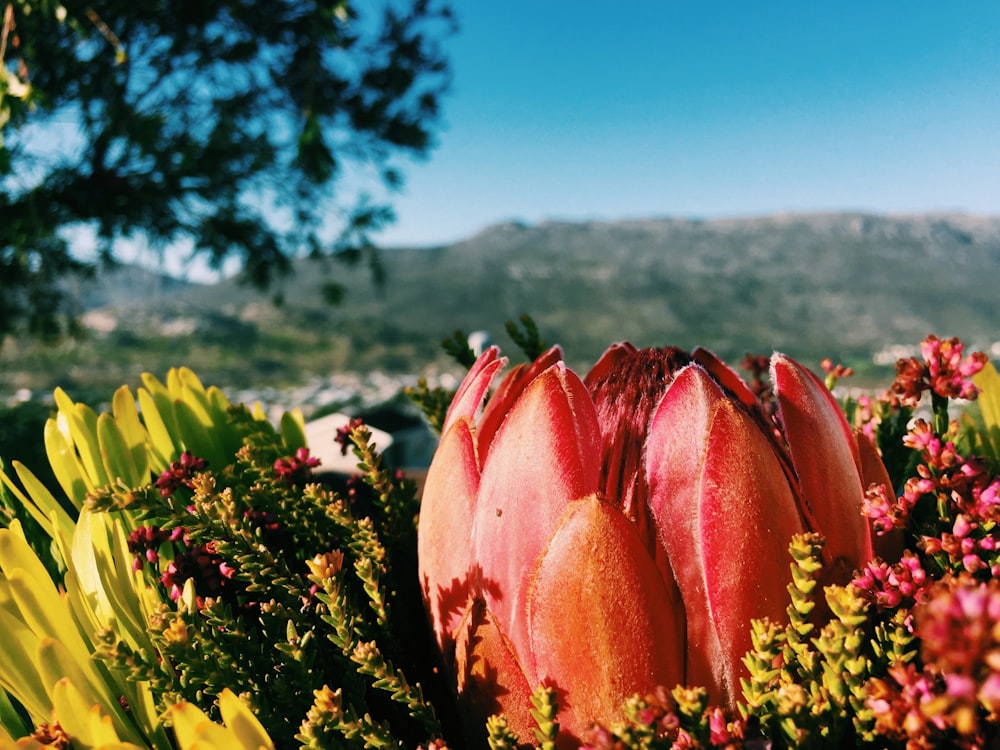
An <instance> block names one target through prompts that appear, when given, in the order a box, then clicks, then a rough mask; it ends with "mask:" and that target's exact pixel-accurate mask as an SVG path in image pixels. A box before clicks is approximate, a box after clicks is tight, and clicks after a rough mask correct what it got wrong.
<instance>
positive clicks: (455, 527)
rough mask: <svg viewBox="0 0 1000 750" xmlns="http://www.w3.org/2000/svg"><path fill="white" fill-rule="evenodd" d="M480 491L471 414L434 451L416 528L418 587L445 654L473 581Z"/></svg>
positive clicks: (452, 641) (448, 655) (446, 654)
mask: <svg viewBox="0 0 1000 750" xmlns="http://www.w3.org/2000/svg"><path fill="white" fill-rule="evenodd" d="M478 491H479V464H478V461H477V459H476V441H475V437H474V436H473V433H472V427H471V425H470V423H469V420H468V419H467V418H463V419H460V420H458V421H457V422H456V423H455V424H454V425H452V427H451V429H449V430H448V432H446V433H445V435H444V437H443V438H441V443H440V445H439V446H438V449H437V452H436V453H435V454H434V460H433V462H432V463H431V466H430V469H429V470H428V472H427V480H426V482H425V484H424V491H423V496H422V499H421V503H420V525H419V528H418V534H417V554H418V560H419V576H420V587H421V590H422V591H423V595H424V603H425V605H426V608H427V611H428V613H429V614H430V618H431V625H432V626H433V628H434V634H435V636H437V641H438V645H439V646H440V648H441V652H442V653H443V654H444V655H445V658H446V659H448V658H449V657H450V654H451V647H452V645H453V644H454V632H455V629H456V628H457V627H458V624H459V621H460V620H461V618H462V613H463V608H464V607H465V604H466V602H467V601H468V599H469V596H470V594H471V591H472V587H473V585H474V583H475V580H474V579H475V575H474V561H473V558H472V521H473V513H474V510H475V503H476V493H477V492H478Z"/></svg>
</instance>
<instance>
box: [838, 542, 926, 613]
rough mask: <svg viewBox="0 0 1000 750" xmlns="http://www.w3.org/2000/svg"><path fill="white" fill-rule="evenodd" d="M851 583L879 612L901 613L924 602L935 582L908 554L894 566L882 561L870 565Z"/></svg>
mask: <svg viewBox="0 0 1000 750" xmlns="http://www.w3.org/2000/svg"><path fill="white" fill-rule="evenodd" d="M851 583H852V584H853V585H854V586H855V587H857V588H858V589H860V590H861V592H862V593H863V594H864V596H865V597H866V598H867V599H869V600H870V601H872V602H873V603H874V604H875V605H876V606H877V607H879V608H880V609H898V608H900V607H912V606H913V605H914V604H916V603H917V602H918V601H921V600H922V599H923V598H925V596H926V593H927V590H928V588H929V587H930V585H931V583H932V581H930V580H928V576H927V571H925V570H924V568H923V564H922V563H921V562H920V558H919V557H918V556H917V555H915V554H914V553H913V552H911V551H910V550H906V551H904V552H903V557H902V559H900V561H899V562H898V563H895V564H893V565H890V564H889V563H886V562H883V561H881V560H873V561H871V562H869V563H868V564H867V565H865V567H864V569H863V570H862V571H861V573H859V574H858V575H857V576H856V577H855V578H854V580H853V581H851Z"/></svg>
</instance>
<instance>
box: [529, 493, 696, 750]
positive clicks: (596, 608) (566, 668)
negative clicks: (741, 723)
mask: <svg viewBox="0 0 1000 750" xmlns="http://www.w3.org/2000/svg"><path fill="white" fill-rule="evenodd" d="M528 619H529V627H530V634H531V648H532V652H533V653H534V655H535V668H536V670H537V681H540V682H543V683H545V684H546V685H550V686H552V687H554V688H555V689H556V691H557V699H558V702H559V721H560V725H561V729H562V732H563V733H565V734H566V735H568V736H567V737H566V738H564V739H566V740H569V739H570V737H572V738H575V739H576V740H577V742H576V743H575V744H572V745H571V746H573V747H577V746H579V742H578V740H579V739H580V737H581V734H582V732H583V731H584V730H585V729H586V728H587V727H589V726H590V724H591V723H592V722H594V721H600V722H602V723H605V724H610V723H611V722H612V721H616V720H618V719H620V718H621V706H622V704H623V703H624V701H625V700H626V699H627V698H628V697H630V696H632V695H633V694H635V693H646V692H648V691H650V690H651V689H652V688H654V687H656V686H657V685H665V686H669V687H673V686H674V685H676V684H679V683H681V682H682V681H683V676H684V670H683V667H684V613H683V610H681V609H680V608H676V609H675V607H674V602H673V600H672V599H671V597H670V594H669V592H668V590H667V588H666V587H665V585H664V582H663V579H662V578H661V577H660V573H659V571H658V570H657V569H656V566H655V564H654V563H653V561H652V559H651V558H650V556H649V552H648V551H647V550H646V548H645V546H644V544H643V543H642V541H641V540H640V538H639V535H638V533H637V531H636V529H635V527H634V526H633V524H632V523H631V522H630V521H629V520H628V519H627V518H626V517H625V516H624V515H623V514H622V513H621V512H620V511H619V510H618V509H616V508H614V507H613V506H612V505H610V504H609V503H607V502H605V501H603V500H600V499H599V498H598V497H597V496H591V497H588V498H584V499H582V500H578V501H576V502H573V503H570V505H569V507H568V508H567V510H566V512H565V513H564V514H563V519H562V523H561V525H560V526H559V529H558V531H556V533H555V535H554V536H553V537H552V541H551V543H550V545H549V547H548V549H547V550H546V551H545V554H544V556H543V557H542V559H541V562H540V563H539V566H538V570H537V572H536V573H535V577H534V581H533V582H532V587H531V591H530V593H529V599H528Z"/></svg>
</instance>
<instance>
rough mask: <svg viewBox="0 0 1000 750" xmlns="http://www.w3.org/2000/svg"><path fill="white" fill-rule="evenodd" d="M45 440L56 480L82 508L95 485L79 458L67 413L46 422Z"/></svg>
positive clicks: (74, 502) (73, 501)
mask: <svg viewBox="0 0 1000 750" xmlns="http://www.w3.org/2000/svg"><path fill="white" fill-rule="evenodd" d="M44 440H45V453H46V455H47V456H48V458H49V466H51V467H52V473H53V474H55V475H56V480H57V481H58V482H59V486H60V487H62V489H63V492H65V493H66V497H68V498H69V499H70V500H71V501H72V503H73V506H74V507H75V508H76V509H77V510H80V508H82V507H83V500H84V498H85V497H86V496H87V492H88V491H89V490H92V489H94V486H93V484H92V483H91V482H90V480H89V478H88V477H86V475H85V472H84V470H83V467H82V466H81V465H80V460H79V458H77V455H76V450H75V449H74V448H73V441H72V438H70V436H69V424H68V422H67V420H66V415H65V414H62V413H60V414H58V415H57V416H56V418H55V419H50V420H48V421H47V422H46V423H45V432H44Z"/></svg>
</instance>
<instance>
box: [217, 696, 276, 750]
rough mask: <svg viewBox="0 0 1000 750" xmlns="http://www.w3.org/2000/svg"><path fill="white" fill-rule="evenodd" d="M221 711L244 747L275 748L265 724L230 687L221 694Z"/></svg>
mask: <svg viewBox="0 0 1000 750" xmlns="http://www.w3.org/2000/svg"><path fill="white" fill-rule="evenodd" d="M219 711H220V713H221V714H222V720H223V721H224V722H225V724H226V726H227V727H228V728H229V729H230V731H232V733H233V734H235V735H236V738H237V740H239V743H240V745H241V746H242V747H244V748H248V750H257V748H264V749H265V750H273V748H274V743H273V742H271V738H270V737H269V736H268V734H267V731H266V730H265V729H264V725H263V724H261V723H260V721H259V720H258V719H257V717H256V716H254V715H253V712H252V711H251V710H250V709H249V708H248V707H247V706H246V705H245V704H244V703H243V701H241V700H240V699H239V698H238V697H237V696H236V693H234V692H233V691H232V690H230V689H229V688H225V689H224V690H223V691H222V693H221V694H220V695H219Z"/></svg>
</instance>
